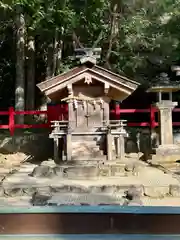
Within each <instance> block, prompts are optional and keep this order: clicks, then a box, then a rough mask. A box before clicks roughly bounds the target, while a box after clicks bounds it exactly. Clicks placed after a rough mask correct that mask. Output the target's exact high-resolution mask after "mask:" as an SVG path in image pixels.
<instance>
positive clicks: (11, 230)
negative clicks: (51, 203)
mask: <svg viewBox="0 0 180 240" xmlns="http://www.w3.org/2000/svg"><path fill="white" fill-rule="evenodd" d="M179 221H180V214H127V213H126V214H122V213H88V214H87V213H40V214H39V213H33V214H28V213H24V214H21V213H18V214H12V213H9V214H0V226H1V231H0V235H5V234H180V228H179Z"/></svg>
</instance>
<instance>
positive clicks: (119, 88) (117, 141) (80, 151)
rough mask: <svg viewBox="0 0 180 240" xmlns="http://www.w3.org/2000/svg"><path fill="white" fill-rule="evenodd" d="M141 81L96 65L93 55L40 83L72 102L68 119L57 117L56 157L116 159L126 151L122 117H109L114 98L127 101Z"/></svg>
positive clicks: (51, 95)
mask: <svg viewBox="0 0 180 240" xmlns="http://www.w3.org/2000/svg"><path fill="white" fill-rule="evenodd" d="M138 85H139V83H137V82H135V81H132V80H130V79H128V78H126V77H124V76H120V75H118V74H115V73H113V72H111V71H109V70H107V69H105V68H102V67H100V66H98V65H96V58H94V57H93V55H86V56H84V57H82V58H81V59H80V64H79V66H77V67H75V68H73V69H71V70H69V71H68V72H65V73H63V74H60V75H58V76H55V77H53V78H51V79H48V80H46V81H44V82H41V83H39V84H38V85H37V86H38V88H39V89H40V90H41V92H42V93H44V94H45V95H46V96H47V97H48V98H49V99H51V100H52V101H53V102H59V101H65V102H67V103H68V121H54V122H53V123H52V125H53V127H54V129H53V131H52V133H51V134H50V137H51V138H53V139H54V158H55V161H56V162H57V161H59V160H60V159H62V160H63V161H64V160H65V161H73V160H74V161H76V160H94V159H96V160H114V158H122V157H123V154H124V137H125V136H126V131H125V130H124V128H123V125H124V123H123V122H122V121H115V122H112V121H110V119H109V116H110V114H109V111H110V110H109V103H110V101H111V100H116V101H123V100H124V99H126V98H127V97H128V96H129V95H131V94H132V93H133V92H134V91H135V90H136V88H137V87H138Z"/></svg>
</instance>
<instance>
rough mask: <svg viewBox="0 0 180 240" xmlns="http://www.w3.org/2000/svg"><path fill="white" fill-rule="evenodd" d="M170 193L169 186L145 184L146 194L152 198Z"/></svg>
mask: <svg viewBox="0 0 180 240" xmlns="http://www.w3.org/2000/svg"><path fill="white" fill-rule="evenodd" d="M168 194H169V186H164V187H161V186H144V195H145V196H148V197H152V198H163V197H165V196H167V195H168Z"/></svg>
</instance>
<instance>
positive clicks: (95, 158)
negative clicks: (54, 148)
mask: <svg viewBox="0 0 180 240" xmlns="http://www.w3.org/2000/svg"><path fill="white" fill-rule="evenodd" d="M106 158H107V157H106V155H103V154H98V155H97V156H94V155H93V154H92V155H80V156H77V155H72V160H73V161H88V160H91V161H100V160H101V161H105V160H106Z"/></svg>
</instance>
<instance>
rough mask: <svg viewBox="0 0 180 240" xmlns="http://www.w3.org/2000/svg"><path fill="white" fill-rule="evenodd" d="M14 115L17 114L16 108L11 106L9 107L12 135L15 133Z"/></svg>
mask: <svg viewBox="0 0 180 240" xmlns="http://www.w3.org/2000/svg"><path fill="white" fill-rule="evenodd" d="M14 115H15V112H14V108H13V107H10V108H9V131H10V134H11V136H13V135H14V130H15V121H14Z"/></svg>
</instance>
